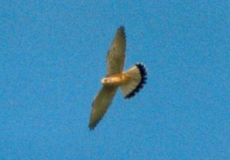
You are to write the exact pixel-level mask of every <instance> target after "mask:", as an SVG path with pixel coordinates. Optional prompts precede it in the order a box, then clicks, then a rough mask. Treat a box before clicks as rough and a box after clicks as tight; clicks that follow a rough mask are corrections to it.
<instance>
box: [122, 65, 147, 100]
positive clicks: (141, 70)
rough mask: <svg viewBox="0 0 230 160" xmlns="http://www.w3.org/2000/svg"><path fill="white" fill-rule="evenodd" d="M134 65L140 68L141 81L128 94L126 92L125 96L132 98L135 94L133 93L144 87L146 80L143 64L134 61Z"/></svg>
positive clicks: (145, 70)
mask: <svg viewBox="0 0 230 160" xmlns="http://www.w3.org/2000/svg"><path fill="white" fill-rule="evenodd" d="M135 65H136V66H137V67H138V69H139V70H140V73H141V81H140V83H139V84H138V85H137V87H136V88H135V89H134V90H133V91H132V92H131V93H130V94H128V95H127V96H126V97H125V98H132V97H133V96H135V94H136V93H138V92H139V91H140V90H141V89H142V88H143V87H144V84H146V81H147V69H146V67H145V65H144V64H142V63H136V64H135Z"/></svg>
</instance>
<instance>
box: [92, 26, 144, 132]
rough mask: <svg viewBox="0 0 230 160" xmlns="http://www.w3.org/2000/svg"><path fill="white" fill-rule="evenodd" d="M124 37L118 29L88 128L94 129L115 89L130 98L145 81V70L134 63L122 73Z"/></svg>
mask: <svg viewBox="0 0 230 160" xmlns="http://www.w3.org/2000/svg"><path fill="white" fill-rule="evenodd" d="M125 48H126V36H125V30H124V27H123V26H121V27H120V28H118V30H117V33H116V36H115V38H114V40H113V43H112V45H111V47H110V50H109V52H108V55H107V75H106V77H104V78H102V79H101V83H102V85H103V86H102V89H101V90H100V91H99V93H98V94H97V96H96V97H95V99H94V101H93V104H92V111H91V116H90V122H89V128H90V129H94V128H95V127H96V125H97V124H98V123H99V121H100V120H101V119H102V117H103V116H104V114H105V113H106V111H107V110H108V108H109V106H110V104H111V102H112V101H113V98H114V96H115V94H116V91H117V89H118V88H119V87H120V89H121V91H122V93H123V96H124V98H131V97H133V96H134V95H135V93H137V92H139V90H140V89H141V88H143V85H144V84H145V83H146V80H147V72H146V68H145V66H144V65H143V64H142V63H136V64H135V65H134V66H133V67H131V68H130V69H128V70H127V71H125V72H124V71H123V68H124V62H125Z"/></svg>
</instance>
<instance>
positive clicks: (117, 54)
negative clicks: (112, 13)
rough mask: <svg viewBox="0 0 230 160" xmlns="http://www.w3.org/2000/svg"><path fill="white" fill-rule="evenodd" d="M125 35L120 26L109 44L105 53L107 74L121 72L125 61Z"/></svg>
mask: <svg viewBox="0 0 230 160" xmlns="http://www.w3.org/2000/svg"><path fill="white" fill-rule="evenodd" d="M125 47H126V36H125V30H124V27H123V26H121V27H120V28H119V29H118V30H117V33H116V36H115V38H114V40H113V43H112V44H111V47H110V50H109V52H108V55H107V76H109V75H113V74H119V73H122V71H123V68H124V63H125Z"/></svg>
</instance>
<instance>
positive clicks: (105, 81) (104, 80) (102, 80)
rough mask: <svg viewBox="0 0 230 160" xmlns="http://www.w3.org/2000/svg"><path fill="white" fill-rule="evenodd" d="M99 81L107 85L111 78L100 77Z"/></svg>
mask: <svg viewBox="0 0 230 160" xmlns="http://www.w3.org/2000/svg"><path fill="white" fill-rule="evenodd" d="M101 83H102V84H103V85H109V84H110V83H111V79H110V78H108V77H105V78H102V79H101Z"/></svg>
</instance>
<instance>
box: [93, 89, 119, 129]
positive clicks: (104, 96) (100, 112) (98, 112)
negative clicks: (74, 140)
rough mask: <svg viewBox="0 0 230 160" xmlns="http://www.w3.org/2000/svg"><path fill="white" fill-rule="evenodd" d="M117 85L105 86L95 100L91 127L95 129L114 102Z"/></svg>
mask: <svg viewBox="0 0 230 160" xmlns="http://www.w3.org/2000/svg"><path fill="white" fill-rule="evenodd" d="M116 91H117V87H110V86H103V87H102V89H101V90H100V92H99V93H98V95H97V96H96V98H95V99H94V101H93V105H92V111H91V116H90V122H89V128H90V129H94V127H96V125H97V124H98V123H99V121H100V120H101V119H102V117H103V116H104V114H105V112H106V111H107V109H108V108H109V105H110V104H111V103H112V100H113V97H114V96H115V93H116Z"/></svg>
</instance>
